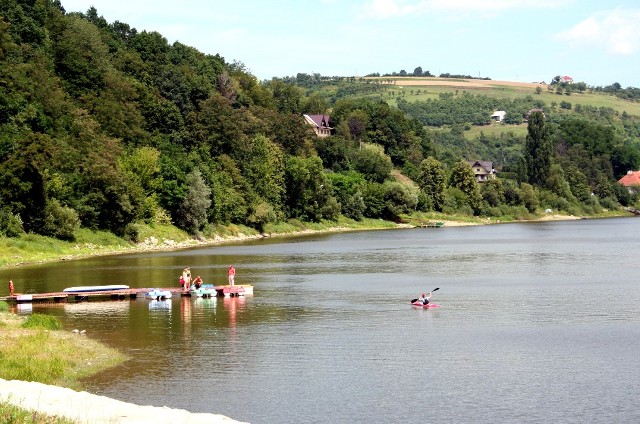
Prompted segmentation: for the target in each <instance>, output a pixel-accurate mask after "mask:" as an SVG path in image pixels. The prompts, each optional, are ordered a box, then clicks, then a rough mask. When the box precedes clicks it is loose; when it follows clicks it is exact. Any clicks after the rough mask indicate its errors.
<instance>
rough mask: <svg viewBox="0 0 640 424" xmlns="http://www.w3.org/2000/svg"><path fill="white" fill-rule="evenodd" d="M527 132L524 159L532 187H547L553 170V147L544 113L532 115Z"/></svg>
mask: <svg viewBox="0 0 640 424" xmlns="http://www.w3.org/2000/svg"><path fill="white" fill-rule="evenodd" d="M527 132H528V134H527V139H526V142H525V147H524V158H525V161H526V163H527V176H528V178H529V180H528V181H529V183H530V184H532V185H536V186H539V187H545V186H546V184H547V178H548V177H549V170H550V169H551V156H552V154H553V145H552V143H551V139H550V137H549V130H548V128H547V126H546V125H545V122H544V115H543V113H542V112H533V113H531V115H530V116H529V125H528V126H527Z"/></svg>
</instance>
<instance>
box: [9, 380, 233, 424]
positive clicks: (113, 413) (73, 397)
mask: <svg viewBox="0 0 640 424" xmlns="http://www.w3.org/2000/svg"><path fill="white" fill-rule="evenodd" d="M0 400H2V401H6V402H9V403H11V404H12V405H15V406H19V407H21V408H23V409H26V410H29V411H38V412H40V413H43V414H47V415H51V416H57V417H65V418H69V419H71V420H75V421H77V422H79V423H81V424H103V423H104V424H147V423H154V424H236V423H240V424H242V422H241V421H236V420H234V419H231V418H229V417H226V416H224V415H219V414H207V413H191V412H189V411H186V410H184V409H173V408H168V407H166V406H162V407H157V406H149V405H146V406H140V405H135V404H133V403H127V402H122V401H119V400H115V399H111V398H108V397H104V396H98V395H94V394H91V393H87V392H76V391H75V390H71V389H67V388H64V387H58V386H50V385H47V384H42V383H36V382H28V381H19V380H3V379H1V378H0Z"/></svg>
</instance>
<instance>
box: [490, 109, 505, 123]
mask: <svg viewBox="0 0 640 424" xmlns="http://www.w3.org/2000/svg"><path fill="white" fill-rule="evenodd" d="M505 116H507V112H505V111H504V110H496V111H495V112H493V115H491V119H493V120H494V121H496V122H502V121H504V117H505Z"/></svg>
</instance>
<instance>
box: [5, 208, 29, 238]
mask: <svg viewBox="0 0 640 424" xmlns="http://www.w3.org/2000/svg"><path fill="white" fill-rule="evenodd" d="M21 234H24V229H23V227H22V219H21V218H20V215H18V214H14V213H11V211H10V210H9V209H7V208H4V209H2V210H1V211H0V235H4V236H6V237H19V236H20V235H21Z"/></svg>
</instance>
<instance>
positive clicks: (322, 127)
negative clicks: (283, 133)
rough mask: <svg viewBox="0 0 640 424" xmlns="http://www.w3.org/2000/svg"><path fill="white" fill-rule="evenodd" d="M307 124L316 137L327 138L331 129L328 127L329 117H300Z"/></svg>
mask: <svg viewBox="0 0 640 424" xmlns="http://www.w3.org/2000/svg"><path fill="white" fill-rule="evenodd" d="M302 116H304V119H305V121H306V122H307V124H309V125H311V126H312V127H313V131H314V132H315V133H316V135H317V136H318V137H328V136H330V135H331V131H332V130H333V128H331V126H330V125H329V119H330V118H329V115H302Z"/></svg>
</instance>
